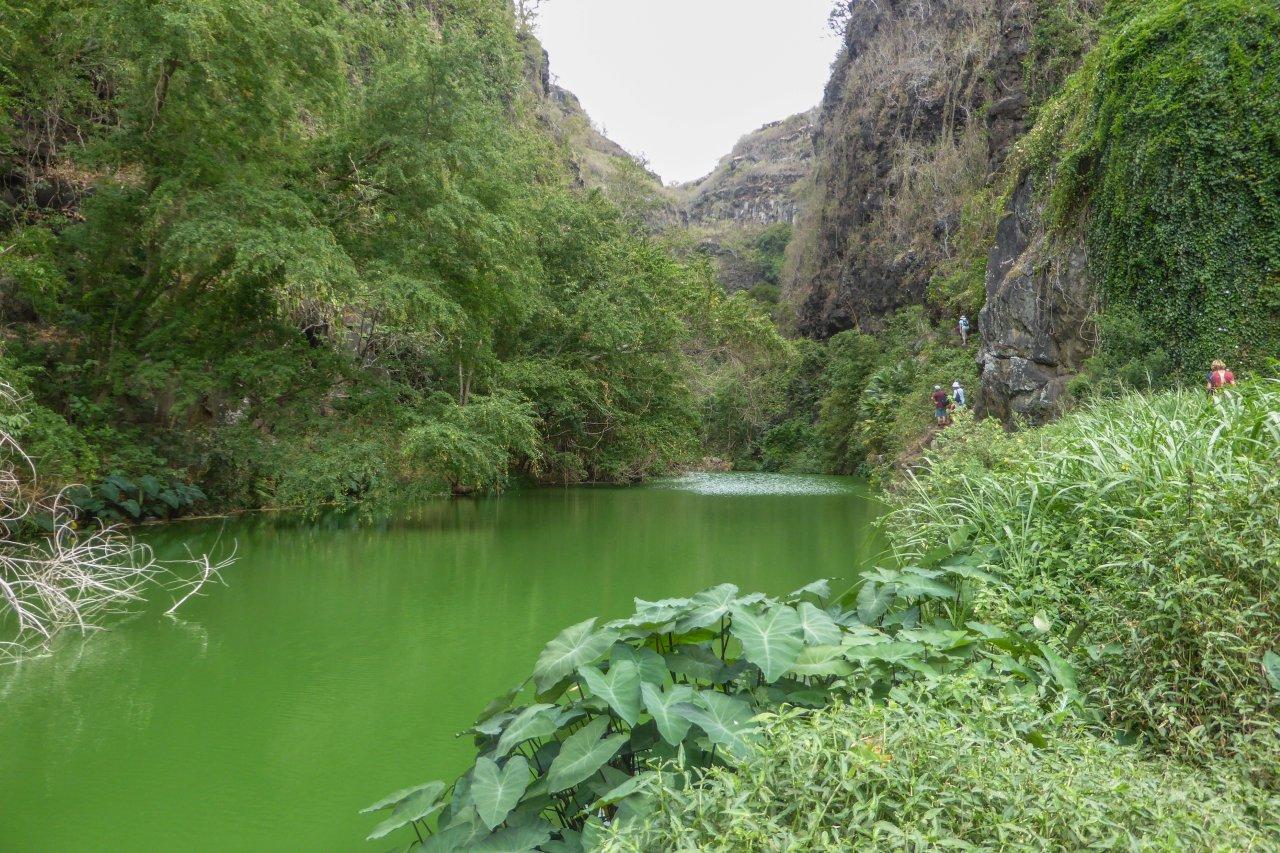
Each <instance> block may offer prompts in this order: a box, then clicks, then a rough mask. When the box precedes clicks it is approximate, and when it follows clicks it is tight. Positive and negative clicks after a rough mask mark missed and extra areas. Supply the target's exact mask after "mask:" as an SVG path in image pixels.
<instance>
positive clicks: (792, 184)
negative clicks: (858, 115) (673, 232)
mask: <svg viewBox="0 0 1280 853" xmlns="http://www.w3.org/2000/svg"><path fill="white" fill-rule="evenodd" d="M816 116H817V111H816V110H810V111H808V112H804V113H798V114H797V115H794V116H791V117H790V118H786V119H783V120H782V121H776V122H772V123H770V124H767V125H765V126H764V127H761V128H759V129H758V130H755V131H752V132H751V133H748V134H747V135H746V136H744V137H742V139H740V140H738V143H737V144H736V145H735V146H734V147H733V150H732V151H731V152H730V153H729V154H727V155H725V156H724V157H722V158H721V159H720V162H719V163H718V164H717V165H716V168H715V169H714V170H712V172H711V173H710V174H708V175H706V176H705V177H703V178H699V179H698V180H696V181H691V182H690V183H687V184H682V185H680V186H677V187H672V188H670V189H669V193H670V196H671V198H672V201H673V203H674V205H675V209H676V210H677V212H678V215H679V218H680V222H681V223H682V225H683V226H684V229H685V237H686V239H687V242H688V243H690V244H691V245H692V246H693V247H694V248H696V250H697V251H699V252H701V253H703V254H705V255H708V256H710V257H712V258H713V259H714V261H715V265H716V275H717V278H718V279H719V281H720V283H721V285H722V286H723V287H724V289H725V290H726V291H728V292H730V293H733V292H736V291H739V290H750V291H752V292H753V294H754V295H756V296H758V297H760V298H761V299H763V300H764V301H766V302H776V301H777V299H778V296H779V294H780V293H781V286H780V285H781V274H782V259H783V253H784V252H785V249H786V245H787V243H788V242H789V241H790V239H791V230H792V226H793V224H794V223H795V221H796V218H797V217H798V216H799V211H800V204H801V199H800V196H799V189H800V186H801V184H802V183H803V181H804V179H805V178H806V177H807V176H808V174H809V169H810V168H811V166H812V162H813V126H814V124H813V123H814V120H815V118H816Z"/></svg>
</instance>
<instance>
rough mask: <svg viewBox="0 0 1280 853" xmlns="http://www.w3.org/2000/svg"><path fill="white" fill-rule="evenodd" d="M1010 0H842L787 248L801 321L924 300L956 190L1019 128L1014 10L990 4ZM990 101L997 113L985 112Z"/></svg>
mask: <svg viewBox="0 0 1280 853" xmlns="http://www.w3.org/2000/svg"><path fill="white" fill-rule="evenodd" d="M1014 5H1016V4H1014V3H1012V2H1005V0H1002V2H1000V3H998V4H994V5H993V4H990V3H985V2H979V0H887V2H883V3H857V4H851V8H850V12H849V19H848V21H847V23H846V25H845V44H844V48H843V51H842V53H841V55H840V57H839V58H838V59H837V61H836V65H835V68H834V69H833V73H832V78H831V81H830V83H829V84H828V85H827V90H826V94H825V96H824V99H823V103H822V108H821V112H820V114H819V119H818V127H817V133H816V136H815V148H816V154H815V165H814V170H813V178H812V190H811V193H812V198H813V202H812V204H811V206H810V207H809V209H808V210H807V211H806V212H805V213H804V215H803V216H802V218H801V222H800V224H799V227H798V234H797V240H796V243H795V245H794V247H793V250H792V252H793V255H792V264H791V275H790V287H791V291H792V293H791V295H792V298H793V299H794V301H795V302H797V303H798V305H799V314H798V324H799V328H800V330H801V331H802V332H804V333H806V334H811V335H817V336H820V337H826V336H829V335H831V334H834V333H836V332H838V331H841V330H843V329H848V328H859V329H863V330H873V329H876V328H879V326H880V325H881V323H882V321H883V319H884V318H885V317H886V316H887V315H888V314H889V313H890V312H892V311H893V310H895V309H897V308H900V307H902V306H904V305H910V304H918V303H920V302H922V301H923V299H924V296H925V289H926V285H927V284H928V282H929V279H930V276H931V275H932V273H933V271H934V269H935V267H937V265H938V264H939V263H940V262H941V261H943V260H944V259H946V258H948V257H950V256H951V255H952V254H953V252H954V247H953V245H952V238H953V236H954V234H955V232H956V230H957V227H958V225H959V220H960V215H961V212H962V209H963V206H964V200H965V199H966V198H967V197H968V196H969V195H971V194H972V193H973V192H974V191H975V190H976V189H978V188H979V187H981V186H982V185H983V183H984V181H985V180H986V178H987V176H988V174H989V173H990V172H991V170H992V166H993V164H994V163H997V162H998V161H999V159H1000V157H1001V156H1002V155H1003V150H1004V146H1005V144H1006V143H1007V139H1008V137H1009V136H1010V135H1012V133H1013V132H1016V129H1017V128H1016V125H1017V120H1018V118H1019V114H1020V113H1021V112H1022V110H1021V108H1020V106H1019V102H1018V99H1017V96H1016V93H1006V92H1005V89H1006V88H1012V87H1011V86H1009V81H1007V80H1006V79H1005V78H1006V77H1009V76H1012V77H1016V76H1017V75H1016V73H1015V74H1013V75H1007V74H1002V73H1000V72H1001V71H1002V70H1004V69H1006V68H1009V67H1012V68H1014V69H1016V68H1017V65H1018V62H1017V57H1016V55H1014V54H1015V53H1016V51H1018V50H1019V49H1023V44H1022V43H1021V42H1020V41H1018V40H1016V39H1015V40H1013V42H1012V43H1011V44H1009V45H1005V44H1004V43H1003V41H1002V39H1001V37H1000V36H1001V32H1002V24H1003V23H1004V22H1003V21H1002V16H1001V12H1002V11H1010V10H1008V9H1005V10H1001V9H999V8H997V7H998V6H1004V7H1011V6H1014ZM1009 94H1012V95H1013V100H1012V101H1011V102H1009V103H1006V102H1005V98H1006V96H1007V95H1009ZM996 102H1000V103H1001V104H1002V105H1003V106H1002V107H1001V111H1000V112H999V113H998V114H997V116H996V117H990V118H989V109H988V105H989V104H992V103H996ZM1009 122H1012V124H1013V127H1012V128H1010V127H1006V124H1007V123H1009ZM989 126H990V127H992V128H993V129H995V130H996V133H990V132H989V129H988V128H989Z"/></svg>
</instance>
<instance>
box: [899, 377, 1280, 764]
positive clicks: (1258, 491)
mask: <svg viewBox="0 0 1280 853" xmlns="http://www.w3.org/2000/svg"><path fill="white" fill-rule="evenodd" d="M1277 411H1280V384H1277V383H1276V382H1267V383H1264V384H1261V385H1258V386H1254V387H1249V388H1242V389H1241V390H1240V391H1239V392H1234V393H1226V394H1223V395H1221V396H1220V397H1218V398H1217V399H1215V400H1212V401H1211V400H1209V399H1206V397H1205V395H1204V394H1203V393H1202V392H1171V393H1166V394H1162V395H1158V396H1150V397H1148V396H1142V395H1137V394H1132V395H1128V396H1124V397H1120V398H1117V399H1114V400H1109V401H1103V402H1097V403H1094V404H1092V405H1089V406H1087V407H1085V408H1083V409H1081V410H1079V411H1077V412H1075V413H1073V414H1071V415H1069V416H1068V417H1066V418H1064V419H1063V420H1062V421H1060V422H1058V423H1056V424H1053V425H1050V426H1047V427H1044V428H1043V429H1040V430H1036V431H1032V432H1023V433H1018V434H1014V435H1010V436H1003V435H1001V434H1000V433H999V432H998V431H995V430H990V429H989V430H983V431H981V432H976V433H973V434H972V435H971V436H968V437H965V436H960V435H957V436H954V437H951V440H949V441H948V442H947V443H944V444H942V445H940V446H939V448H938V450H937V452H936V453H934V454H933V455H931V456H930V457H929V460H928V461H929V464H928V466H927V474H923V475H920V476H913V477H912V478H911V479H910V480H909V481H908V482H907V483H906V484H904V486H903V487H902V488H901V489H900V490H899V492H898V493H897V494H896V495H895V496H894V497H893V500H894V502H895V504H896V507H895V510H894V511H893V513H892V514H891V516H890V518H889V520H888V525H889V528H890V535H891V539H892V541H893V542H894V545H895V547H896V549H897V550H898V552H899V554H900V555H901V556H902V557H903V558H904V559H912V558H913V557H914V556H916V555H919V554H922V553H925V552H927V551H928V550H929V549H931V548H932V547H933V546H934V543H936V542H937V541H938V540H939V539H942V540H944V541H945V539H946V538H947V537H948V536H954V535H955V534H956V532H957V531H961V532H963V533H964V534H965V535H971V536H972V540H973V545H974V546H976V547H978V549H979V552H980V553H982V554H983V555H984V556H983V557H982V560H981V563H980V565H981V567H983V568H985V569H987V570H989V571H993V572H997V573H998V574H1000V576H1001V577H1002V578H1003V579H1004V580H1005V581H1006V582H1007V585H1002V586H999V587H995V586H993V587H990V588H988V589H987V590H984V591H981V592H979V594H978V595H977V596H976V597H975V608H976V610H977V612H978V614H979V616H980V617H982V618H984V619H986V620H988V621H992V622H995V623H997V624H1002V625H1005V626H1008V627H1014V626H1030V625H1037V626H1042V627H1046V628H1047V627H1049V626H1053V625H1056V626H1060V627H1061V628H1063V633H1065V632H1066V629H1067V626H1071V628H1070V636H1071V637H1072V638H1074V639H1076V640H1078V644H1075V645H1074V646H1073V644H1072V643H1067V644H1066V648H1068V649H1070V650H1071V651H1072V653H1073V654H1074V658H1075V660H1076V662H1077V664H1078V666H1079V667H1080V668H1081V670H1082V672H1083V675H1084V679H1085V686H1087V687H1090V688H1092V689H1093V690H1094V691H1095V693H1096V696H1097V699H1098V702H1099V704H1100V707H1101V708H1102V710H1103V712H1104V713H1105V715H1106V717H1107V719H1108V720H1109V721H1110V722H1111V723H1112V724H1114V725H1115V726H1117V727H1120V728H1122V729H1126V730H1128V731H1129V732H1130V733H1131V734H1134V735H1138V736H1141V737H1143V738H1145V739H1147V740H1149V741H1151V742H1152V743H1154V744H1156V745H1158V746H1160V747H1162V748H1164V749H1166V750H1169V751H1171V752H1172V753H1173V754H1175V755H1177V756H1179V757H1182V758H1185V759H1188V760H1192V761H1197V762H1207V761H1210V760H1212V759H1214V758H1230V759H1237V760H1239V762H1240V766H1241V767H1242V768H1243V769H1244V770H1246V772H1248V773H1250V774H1251V775H1252V776H1253V777H1255V778H1256V779H1257V780H1259V781H1261V782H1263V783H1265V784H1267V785H1271V786H1277V785H1280V673H1276V672H1273V671H1269V670H1268V669H1267V668H1266V666H1265V665H1264V661H1275V659H1274V658H1270V657H1266V655H1267V654H1268V653H1269V652H1274V651H1275V650H1277V647H1280V599H1277V597H1276V594H1275V590H1276V588H1277V583H1278V582H1280V536H1277V534H1276V531H1277V529H1280V473H1277V464H1276V463H1277V461H1278V460H1280V415H1277V414H1276V413H1277ZM983 549H987V550H983Z"/></svg>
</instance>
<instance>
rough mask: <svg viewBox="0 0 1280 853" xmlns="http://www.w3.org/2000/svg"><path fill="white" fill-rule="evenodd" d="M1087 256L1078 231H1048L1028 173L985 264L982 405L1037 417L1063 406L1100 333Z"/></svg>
mask: <svg viewBox="0 0 1280 853" xmlns="http://www.w3.org/2000/svg"><path fill="white" fill-rule="evenodd" d="M1086 260H1087V258H1086V255H1085V247H1084V241H1083V240H1082V239H1080V238H1079V237H1076V238H1073V239H1071V238H1053V237H1050V236H1049V235H1047V234H1046V233H1045V228H1044V224H1043V216H1042V211H1041V209H1040V206H1039V205H1038V204H1037V203H1036V201H1035V195H1034V193H1033V191H1032V187H1031V182H1030V180H1028V179H1023V181H1022V182H1021V184H1019V186H1018V188H1017V190H1016V191H1015V192H1014V194H1013V198H1012V199H1011V201H1010V204H1009V211H1008V213H1007V214H1006V215H1005V217H1004V219H1002V220H1001V222H1000V226H999V228H998V229H997V231H996V241H995V246H994V247H993V248H992V250H991V255H990V258H989V261H988V264H987V301H986V305H985V306H984V307H983V309H982V312H981V314H979V316H978V329H979V331H980V333H981V335H982V348H981V352H980V354H979V357H978V364H979V366H980V368H981V370H982V391H981V397H980V400H979V410H980V411H984V412H985V413H986V414H988V415H991V416H994V417H997V418H999V419H1000V420H1002V421H1005V422H1008V421H1010V420H1012V419H1013V416H1015V415H1018V416H1022V417H1026V418H1027V419H1029V420H1030V421H1032V422H1033V423H1042V422H1044V421H1046V420H1048V419H1050V418H1051V417H1053V416H1054V415H1055V414H1056V413H1057V411H1058V408H1059V405H1060V401H1061V399H1062V396H1063V394H1064V392H1065V391H1066V386H1067V383H1068V382H1069V381H1070V380H1071V378H1072V377H1073V376H1075V374H1076V373H1078V372H1079V371H1080V369H1081V367H1083V366H1084V361H1085V359H1086V358H1088V357H1089V355H1090V353H1091V352H1092V349H1093V342H1094V339H1095V335H1094V330H1093V326H1092V317H1093V315H1094V313H1095V304H1094V296H1093V294H1092V292H1091V289H1090V287H1089V282H1088V276H1087V273H1086Z"/></svg>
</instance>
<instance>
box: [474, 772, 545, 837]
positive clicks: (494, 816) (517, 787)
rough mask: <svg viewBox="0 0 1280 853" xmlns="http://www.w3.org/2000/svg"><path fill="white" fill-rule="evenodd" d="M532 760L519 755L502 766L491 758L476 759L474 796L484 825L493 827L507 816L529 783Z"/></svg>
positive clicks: (477, 810)
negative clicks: (530, 762)
mask: <svg viewBox="0 0 1280 853" xmlns="http://www.w3.org/2000/svg"><path fill="white" fill-rule="evenodd" d="M530 778H531V777H530V775H529V762H528V761H526V760H525V758H524V756H522V755H516V756H513V757H512V758H511V759H510V760H508V761H507V763H506V764H504V765H503V766H502V767H498V764H497V762H495V761H491V760H490V759H488V758H479V759H477V760H476V769H475V772H474V773H473V774H472V779H471V797H472V799H473V800H474V801H475V804H476V812H477V813H478V814H479V815H480V819H481V820H482V821H484V825H485V826H487V827H489V829H493V828H495V827H496V826H498V824H500V823H502V822H503V821H504V820H506V819H507V815H509V814H511V810H512V809H514V808H515V807H516V804H517V803H519V802H520V798H521V797H523V796H524V792H525V790H527V789H528V787H529V781H530Z"/></svg>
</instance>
